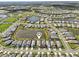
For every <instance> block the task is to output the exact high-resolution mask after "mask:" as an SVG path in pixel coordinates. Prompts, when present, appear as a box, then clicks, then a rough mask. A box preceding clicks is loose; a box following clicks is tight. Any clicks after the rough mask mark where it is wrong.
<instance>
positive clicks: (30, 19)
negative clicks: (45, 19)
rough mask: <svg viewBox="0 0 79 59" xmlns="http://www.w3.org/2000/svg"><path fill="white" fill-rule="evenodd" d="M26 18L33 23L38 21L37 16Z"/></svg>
mask: <svg viewBox="0 0 79 59" xmlns="http://www.w3.org/2000/svg"><path fill="white" fill-rule="evenodd" d="M28 20H29V21H30V22H31V23H34V22H37V21H39V18H38V17H37V16H32V17H30V18H28Z"/></svg>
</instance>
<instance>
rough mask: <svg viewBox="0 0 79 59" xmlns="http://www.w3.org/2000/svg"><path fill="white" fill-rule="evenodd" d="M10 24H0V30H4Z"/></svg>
mask: <svg viewBox="0 0 79 59" xmlns="http://www.w3.org/2000/svg"><path fill="white" fill-rule="evenodd" d="M10 25H11V24H0V32H3V31H5V30H6V29H7V28H8V27H9V26H10Z"/></svg>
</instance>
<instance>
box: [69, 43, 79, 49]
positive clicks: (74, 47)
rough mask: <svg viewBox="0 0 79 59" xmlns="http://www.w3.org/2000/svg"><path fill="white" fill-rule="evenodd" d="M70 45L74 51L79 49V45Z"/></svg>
mask: <svg viewBox="0 0 79 59" xmlns="http://www.w3.org/2000/svg"><path fill="white" fill-rule="evenodd" d="M69 45H70V47H71V48H72V49H76V48H78V47H79V45H78V44H71V43H69Z"/></svg>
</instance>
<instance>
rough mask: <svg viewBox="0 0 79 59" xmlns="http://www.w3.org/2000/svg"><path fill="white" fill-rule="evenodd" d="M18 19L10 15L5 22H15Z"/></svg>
mask: <svg viewBox="0 0 79 59" xmlns="http://www.w3.org/2000/svg"><path fill="white" fill-rule="evenodd" d="M16 20H17V19H16V18H13V17H10V18H7V19H6V20H5V21H4V22H15V21H16Z"/></svg>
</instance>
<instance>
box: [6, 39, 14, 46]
mask: <svg viewBox="0 0 79 59" xmlns="http://www.w3.org/2000/svg"><path fill="white" fill-rule="evenodd" d="M12 41H13V40H7V41H5V44H7V45H10V44H11V43H12Z"/></svg>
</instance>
